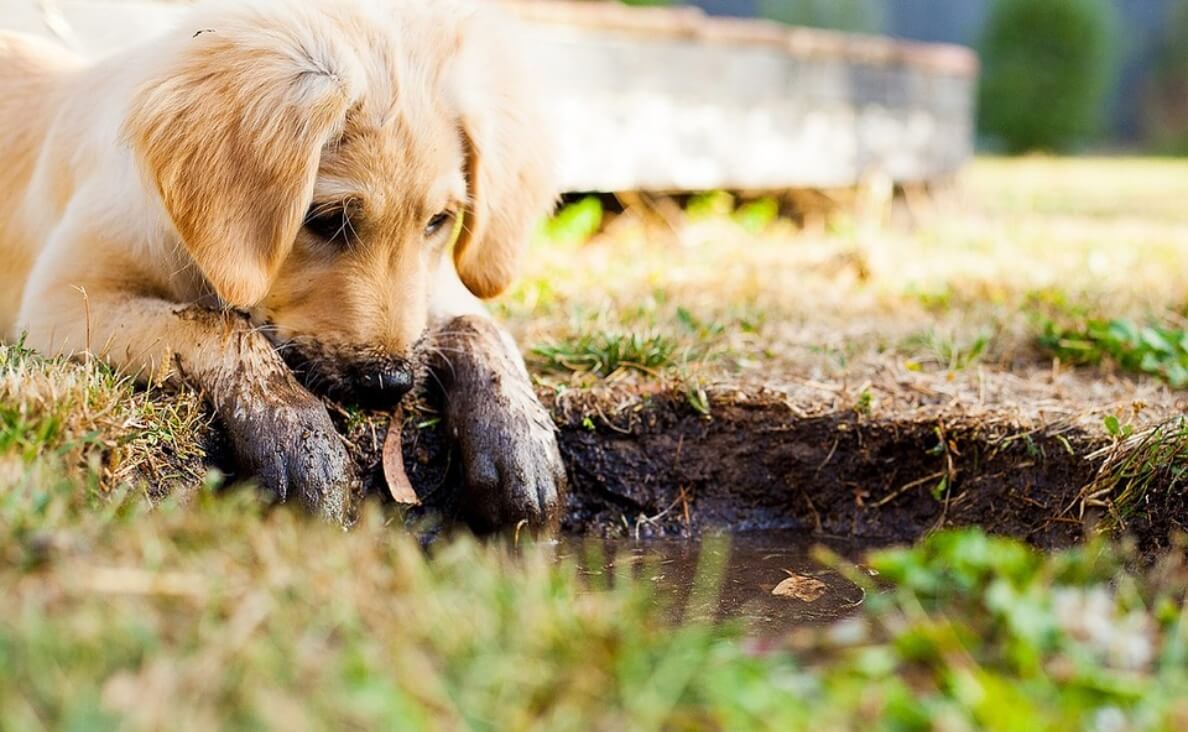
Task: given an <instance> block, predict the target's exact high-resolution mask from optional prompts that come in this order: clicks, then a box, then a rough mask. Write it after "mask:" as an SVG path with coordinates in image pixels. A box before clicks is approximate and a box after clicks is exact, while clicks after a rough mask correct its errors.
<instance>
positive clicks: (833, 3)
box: [758, 0, 884, 33]
mask: <svg viewBox="0 0 1188 732" xmlns="http://www.w3.org/2000/svg"><path fill="white" fill-rule="evenodd" d="M883 12H884V4H883V3H882V2H880V1H879V0H759V5H758V13H759V15H761V16H763V17H765V18H771V19H772V20H779V21H782V22H784V23H789V24H791V25H804V26H809V27H812V28H829V29H832V30H841V31H855V32H858V31H861V32H866V33H874V32H878V30H879V29H881V28H882V27H883Z"/></svg>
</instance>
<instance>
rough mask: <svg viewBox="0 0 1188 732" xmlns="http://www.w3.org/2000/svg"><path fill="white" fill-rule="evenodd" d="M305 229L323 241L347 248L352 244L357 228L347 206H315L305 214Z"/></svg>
mask: <svg viewBox="0 0 1188 732" xmlns="http://www.w3.org/2000/svg"><path fill="white" fill-rule="evenodd" d="M305 229H306V231H308V232H309V233H311V234H313V235H314V236H316V237H318V238H319V239H322V240H323V241H328V242H334V243H336V244H341V245H343V246H346V245H348V244H350V243H351V239H352V237H353V236H354V233H355V227H354V226H352V225H351V215H350V212H349V211H348V210H347V207H346V206H326V205H325V204H323V205H314V206H312V207H311V208H310V209H309V212H308V213H306V214H305Z"/></svg>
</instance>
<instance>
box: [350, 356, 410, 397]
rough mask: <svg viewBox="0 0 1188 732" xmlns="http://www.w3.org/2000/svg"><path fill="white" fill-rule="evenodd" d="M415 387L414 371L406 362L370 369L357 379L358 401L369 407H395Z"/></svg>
mask: <svg viewBox="0 0 1188 732" xmlns="http://www.w3.org/2000/svg"><path fill="white" fill-rule="evenodd" d="M412 387H413V372H412V369H411V368H410V367H409V366H408V365H406V364H397V365H385V366H379V367H376V368H373V369H368V370H367V371H365V372H363V373H362V374H360V375H359V377H358V378H357V379H356V380H355V392H356V397H357V399H358V401H359V402H360V403H361V404H363V405H365V406H368V407H375V408H383V407H394V406H396V405H397V404H399V403H400V400H401V399H403V398H404V395H405V394H407V393H408V392H409V390H410V389H412Z"/></svg>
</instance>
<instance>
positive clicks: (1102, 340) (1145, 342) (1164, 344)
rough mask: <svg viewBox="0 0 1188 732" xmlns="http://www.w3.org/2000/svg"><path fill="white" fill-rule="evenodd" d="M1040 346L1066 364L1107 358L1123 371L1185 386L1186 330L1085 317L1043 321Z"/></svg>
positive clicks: (1187, 379) (1187, 366) (1187, 374)
mask: <svg viewBox="0 0 1188 732" xmlns="http://www.w3.org/2000/svg"><path fill="white" fill-rule="evenodd" d="M1038 340H1039V344H1040V346H1041V347H1042V348H1043V349H1045V350H1046V351H1048V352H1049V353H1051V354H1052V355H1054V356H1056V357H1057V358H1059V359H1061V360H1062V361H1065V362H1067V363H1072V364H1078V365H1085V364H1100V363H1102V362H1105V361H1108V362H1111V363H1113V364H1115V365H1117V366H1118V367H1119V368H1121V369H1123V370H1124V371H1129V372H1131V373H1135V374H1146V375H1148V376H1154V377H1156V378H1158V379H1161V380H1163V381H1165V382H1167V383H1168V384H1169V385H1170V386H1172V387H1175V388H1177V389H1183V388H1186V387H1188V331H1185V330H1184V329H1183V328H1170V327H1163V326H1158V325H1140V324H1137V323H1135V322H1134V321H1132V320H1124V319H1114V320H1093V319H1091V320H1088V321H1086V322H1083V323H1080V324H1077V325H1073V326H1069V327H1064V326H1060V325H1057V324H1056V323H1055V322H1053V321H1046V322H1045V323H1044V324H1043V328H1042V332H1041V333H1040V335H1039V338H1038Z"/></svg>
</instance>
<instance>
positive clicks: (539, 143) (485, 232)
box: [454, 13, 557, 298]
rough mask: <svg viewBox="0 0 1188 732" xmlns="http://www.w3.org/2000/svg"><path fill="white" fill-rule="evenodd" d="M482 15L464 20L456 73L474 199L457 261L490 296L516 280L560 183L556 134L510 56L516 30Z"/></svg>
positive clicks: (467, 280) (474, 286)
mask: <svg viewBox="0 0 1188 732" xmlns="http://www.w3.org/2000/svg"><path fill="white" fill-rule="evenodd" d="M483 15H486V13H484V14H483ZM476 21H479V19H478V18H471V19H470V22H469V23H467V24H466V25H465V26H464V27H463V30H462V38H461V50H460V51H459V53H460V56H461V58H460V59H459V64H458V73H457V75H456V76H455V83H456V84H457V88H456V89H455V90H454V94H455V98H456V100H457V102H456V103H457V104H458V106H459V108H460V109H461V110H462V112H461V126H462V138H463V142H464V143H465V149H466V179H467V189H468V194H469V199H470V201H469V205H468V207H467V211H466V215H465V218H464V221H463V228H462V233H461V235H460V236H459V238H458V242H457V243H456V244H455V245H454V266H455V267H456V268H457V270H458V275H459V277H460V278H461V280H462V282H463V283H464V284H465V285H466V287H467V288H468V289H469V290H470V291H471V292H473V293H474V294H475V295H477V296H479V297H483V298H486V297H494V296H495V295H498V294H499V293H500V292H502V291H503V290H504V289H506V288H507V286H508V285H510V284H511V281H512V279H513V278H514V277H515V275H516V273H517V271H518V270H519V265H520V260H521V258H522V257H523V254H524V250H525V249H526V247H527V245H528V240H529V237H531V235H532V232H533V229H534V228H535V226H536V224H538V223H539V222H540V220H541V219H542V218H543V217H544V216H545V215H546V214H547V213H548V212H549V211H550V210H551V209H552V207H553V204H554V203H555V201H556V197H557V191H556V184H555V182H554V170H553V150H552V145H551V144H549V140H550V139H551V135H550V134H549V133H548V131H547V130H546V129H545V125H544V122H543V120H542V119H541V117H540V115H539V114H538V113H537V110H536V104H537V103H538V99H537V98H536V95H535V94H534V93H533V91H532V87H531V86H530V85H529V84H527V83H526V82H527V80H528V78H527V76H526V74H525V69H523V68H521V67H519V66H518V65H517V63H516V61H515V60H514V59H512V58H509V54H511V53H513V52H514V50H515V49H516V48H517V46H518V45H519V42H518V40H513V39H512V38H511V37H510V34H511V33H512V32H514V31H513V30H512V29H511V27H510V26H507V25H503V24H501V23H499V21H498V20H497V19H495V20H493V19H492V18H489V17H484V18H482V20H481V21H479V22H476ZM495 29H499V30H495ZM496 37H498V39H499V40H500V43H499V45H498V46H497V45H496V44H495V43H494V42H493V41H494V40H495V38H496Z"/></svg>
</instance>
